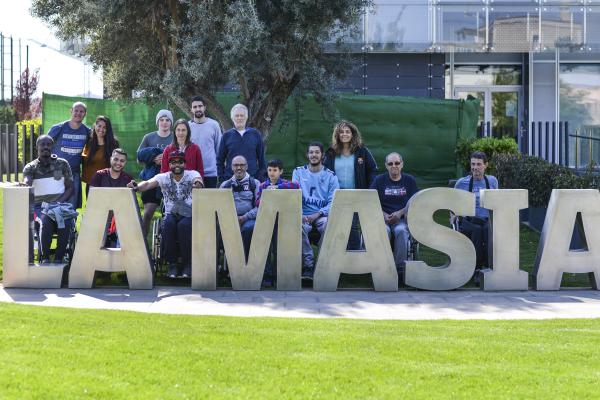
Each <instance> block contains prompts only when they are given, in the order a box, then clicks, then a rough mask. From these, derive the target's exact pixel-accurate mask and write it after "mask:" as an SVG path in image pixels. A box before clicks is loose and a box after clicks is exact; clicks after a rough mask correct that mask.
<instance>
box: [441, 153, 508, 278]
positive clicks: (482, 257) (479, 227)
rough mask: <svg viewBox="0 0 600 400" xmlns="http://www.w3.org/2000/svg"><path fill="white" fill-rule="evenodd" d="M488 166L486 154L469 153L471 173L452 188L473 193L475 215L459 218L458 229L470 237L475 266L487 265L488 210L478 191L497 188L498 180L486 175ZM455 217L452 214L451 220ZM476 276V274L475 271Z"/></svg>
mask: <svg viewBox="0 0 600 400" xmlns="http://www.w3.org/2000/svg"><path fill="white" fill-rule="evenodd" d="M487 166H488V160H487V155H486V154H485V153H484V152H482V151H476V152H474V153H472V154H471V174H470V175H467V176H465V177H463V178H460V179H459V180H458V181H456V184H455V185H454V189H461V190H466V191H469V192H472V193H475V216H474V217H464V218H460V220H459V225H458V229H459V231H460V232H462V233H463V234H465V235H466V236H467V237H469V238H470V239H471V241H472V242H473V245H474V246H475V252H476V253H477V266H478V267H487V266H488V265H489V263H488V251H487V249H488V246H487V245H488V228H489V216H490V213H489V211H488V210H486V209H485V208H483V207H481V206H480V200H479V197H480V191H481V190H483V189H498V180H497V179H496V178H495V177H494V176H492V175H486V174H485V170H486V168H487ZM455 218H456V217H455V216H452V220H454V219H455ZM475 276H476V277H477V276H478V274H477V273H476V274H475Z"/></svg>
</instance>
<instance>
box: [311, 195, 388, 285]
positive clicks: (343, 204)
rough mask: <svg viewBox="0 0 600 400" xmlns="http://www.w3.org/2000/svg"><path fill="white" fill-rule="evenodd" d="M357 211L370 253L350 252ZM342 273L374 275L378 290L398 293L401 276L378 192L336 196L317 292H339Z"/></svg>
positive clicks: (318, 270)
mask: <svg viewBox="0 0 600 400" xmlns="http://www.w3.org/2000/svg"><path fill="white" fill-rule="evenodd" d="M355 212H356V213H358V218H359V220H360V226H361V229H362V234H363V239H364V242H365V249H366V251H346V245H347V244H348V237H349V235H350V228H351V226H352V218H353V216H354V213H355ZM342 272H344V273H348V274H366V273H371V276H372V278H373V286H374V287H375V290H376V291H388V292H393V291H397V290H398V273H397V272H396V265H395V264H394V256H393V255H392V247H391V245H390V240H389V238H388V235H387V232H386V230H385V223H384V222H383V213H382V212H381V207H380V205H379V197H378V196H377V191H375V190H364V189H357V190H338V191H336V192H335V194H334V195H333V204H332V205H331V210H330V212H329V218H328V223H327V229H326V230H325V237H324V238H323V244H322V245H321V253H320V254H319V259H318V261H317V267H316V270H315V277H314V283H313V287H314V290H318V291H335V290H336V289H337V285H338V281H339V279H340V273H342Z"/></svg>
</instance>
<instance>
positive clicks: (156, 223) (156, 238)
mask: <svg viewBox="0 0 600 400" xmlns="http://www.w3.org/2000/svg"><path fill="white" fill-rule="evenodd" d="M161 227H162V224H161V220H160V219H155V220H153V221H152V247H151V252H152V254H151V256H152V260H153V267H154V275H157V274H158V271H159V270H160V271H161V272H162V264H163V260H162V252H161Z"/></svg>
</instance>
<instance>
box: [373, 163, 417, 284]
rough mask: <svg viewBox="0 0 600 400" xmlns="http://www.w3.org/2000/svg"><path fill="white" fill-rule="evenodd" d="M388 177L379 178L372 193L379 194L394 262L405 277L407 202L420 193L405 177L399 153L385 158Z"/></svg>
mask: <svg viewBox="0 0 600 400" xmlns="http://www.w3.org/2000/svg"><path fill="white" fill-rule="evenodd" d="M385 167H386V169H387V171H388V172H387V174H381V175H377V177H376V178H375V180H374V181H373V183H372V184H371V189H375V190H377V193H378V194H379V202H380V203H381V209H382V211H383V220H384V221H385V225H386V228H387V231H388V236H389V237H390V239H391V240H393V247H394V249H393V250H394V262H395V264H396V270H397V271H398V273H399V274H400V273H402V268H404V266H405V263H406V254H407V247H406V244H407V242H408V238H409V231H408V225H407V224H406V213H407V211H408V201H409V200H410V198H411V197H412V196H414V194H415V193H417V192H418V191H419V189H418V188H417V182H416V181H415V178H413V176H412V175H409V174H407V173H402V168H403V167H404V160H403V159H402V156H401V155H400V154H398V153H395V152H394V153H390V154H388V155H387V156H386V158H385Z"/></svg>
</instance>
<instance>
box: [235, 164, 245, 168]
mask: <svg viewBox="0 0 600 400" xmlns="http://www.w3.org/2000/svg"><path fill="white" fill-rule="evenodd" d="M246 165H247V164H232V165H231V166H232V167H233V168H241V167H245V166H246Z"/></svg>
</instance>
